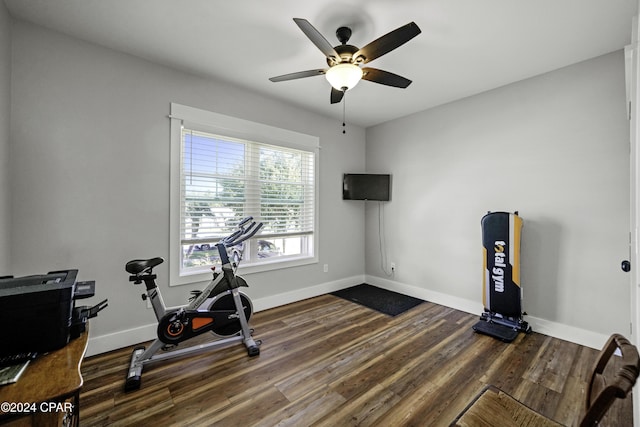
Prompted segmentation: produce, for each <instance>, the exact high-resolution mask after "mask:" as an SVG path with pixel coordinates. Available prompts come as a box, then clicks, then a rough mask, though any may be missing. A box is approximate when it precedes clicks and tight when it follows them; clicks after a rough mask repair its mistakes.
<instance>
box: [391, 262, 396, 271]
mask: <svg viewBox="0 0 640 427" xmlns="http://www.w3.org/2000/svg"><path fill="white" fill-rule="evenodd" d="M391 271H396V263H395V262H392V263H391Z"/></svg>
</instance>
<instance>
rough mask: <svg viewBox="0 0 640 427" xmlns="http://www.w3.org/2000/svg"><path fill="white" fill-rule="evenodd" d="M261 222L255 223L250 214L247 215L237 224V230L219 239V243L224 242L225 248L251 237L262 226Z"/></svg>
mask: <svg viewBox="0 0 640 427" xmlns="http://www.w3.org/2000/svg"><path fill="white" fill-rule="evenodd" d="M249 222H251V224H250V225H249V226H248V227H246V228H245V225H246V224H248V223H249ZM262 225H263V224H262V223H256V222H255V221H253V217H252V216H248V217H246V218H244V219H242V221H240V223H239V224H238V230H236V231H235V232H233V233H232V234H231V235H229V236H227V237H225V238H223V239H222V240H220V243H222V244H224V246H226V247H227V248H229V247H231V246H236V245H239V244H240V243H242V242H244V241H245V240H247V239H250V238H252V237H253V236H255V234H256V233H257V232H258V231H259V230H260V229H261V228H262Z"/></svg>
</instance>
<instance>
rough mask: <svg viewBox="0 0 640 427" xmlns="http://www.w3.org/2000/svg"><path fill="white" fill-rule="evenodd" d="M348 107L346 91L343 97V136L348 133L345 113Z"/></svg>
mask: <svg viewBox="0 0 640 427" xmlns="http://www.w3.org/2000/svg"><path fill="white" fill-rule="evenodd" d="M346 105H347V91H346V90H345V91H344V95H343V96H342V134H345V133H347V131H346V124H345V122H346V120H345V115H346V113H345V111H346V109H347V108H346Z"/></svg>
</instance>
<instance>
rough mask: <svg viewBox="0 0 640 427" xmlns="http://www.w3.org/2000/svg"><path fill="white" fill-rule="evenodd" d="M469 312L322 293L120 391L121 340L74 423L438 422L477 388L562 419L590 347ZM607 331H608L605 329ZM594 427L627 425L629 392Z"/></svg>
mask: <svg viewBox="0 0 640 427" xmlns="http://www.w3.org/2000/svg"><path fill="white" fill-rule="evenodd" d="M477 319H478V316H474V315H471V314H467V313H463V312H460V311H457V310H453V309H450V308H447V307H443V306H439V305H436V304H432V303H429V302H426V303H423V304H421V305H419V306H417V307H415V308H413V309H411V310H410V311H408V312H406V313H404V314H401V315H399V316H396V317H389V316H386V315H383V314H380V313H377V312H375V311H372V310H370V309H367V308H365V307H362V306H360V305H357V304H354V303H351V302H348V301H346V300H342V299H340V298H338V297H335V296H331V295H323V296H320V297H317V298H312V299H309V300H305V301H301V302H297V303H294V304H290V305H286V306H282V307H278V308H274V309H271V310H266V311H263V312H259V313H256V314H254V315H253V317H252V318H251V322H250V323H251V325H252V327H253V328H254V329H255V333H254V336H255V338H256V339H261V340H262V341H263V345H262V347H261V354H260V355H259V356H258V357H254V358H249V357H247V354H246V351H245V349H244V348H243V347H241V346H235V347H230V348H227V349H223V350H219V351H216V352H208V353H201V354H198V355H192V356H187V357H182V358H178V359H172V360H169V361H165V362H158V363H155V364H150V365H147V366H146V367H145V370H144V372H143V376H142V387H141V388H140V390H137V391H134V392H129V393H125V392H124V379H125V375H126V371H127V369H128V366H129V360H130V355H131V350H132V347H131V348H126V349H121V350H117V351H113V352H110V353H107V354H101V355H97V356H93V357H90V358H87V359H86V360H85V362H84V364H83V366H82V374H83V376H84V379H85V384H84V387H83V391H82V394H81V397H80V404H81V409H80V420H81V425H82V426H107V425H109V426H118V425H122V426H125V425H154V426H165V425H182V426H184V425H189V426H198V425H201V426H234V427H237V426H276V425H278V426H312V425H313V426H330V427H336V426H351V425H362V426H365V425H375V426H446V425H448V424H449V423H450V422H451V421H452V420H453V419H454V418H455V416H456V415H457V414H458V413H459V412H460V411H461V410H462V409H463V408H464V407H465V406H466V405H467V403H468V402H469V401H470V400H471V399H472V398H473V396H475V394H476V393H478V392H479V391H480V390H481V389H482V388H483V387H484V385H485V384H489V383H491V384H494V385H496V386H498V387H500V388H502V389H503V390H505V391H506V392H508V393H510V394H512V395H513V396H514V397H516V398H517V399H519V400H521V401H522V402H523V403H525V404H527V405H529V406H530V407H532V408H534V409H536V410H538V411H539V412H542V413H544V414H545V415H547V416H549V417H551V418H553V419H555V420H556V421H559V422H561V423H563V424H565V425H572V423H573V422H574V420H576V419H577V418H578V416H579V413H580V410H581V409H582V407H583V399H584V391H585V387H586V374H587V373H588V372H589V371H590V370H591V368H592V363H593V361H594V359H595V356H596V354H597V351H596V350H593V349H590V348H587V347H582V346H579V345H576V344H572V343H569V342H566V341H562V340H558V339H555V338H551V337H548V336H544V335H541V334H538V333H535V332H534V333H532V334H529V335H524V334H520V336H519V337H518V338H517V340H516V341H514V342H513V343H511V344H505V343H502V342H500V341H498V340H496V339H493V338H490V337H487V336H483V335H478V334H475V333H474V332H473V331H472V329H471V326H472V325H473V323H475V322H476V321H477ZM612 332H613V331H612ZM605 421H606V422H605V423H603V425H609V426H631V425H632V424H633V423H632V406H631V398H630V397H627V399H626V400H625V401H621V402H618V403H616V405H615V406H614V407H613V408H612V410H611V411H610V413H609V415H608V416H607V419H606V420H605Z"/></svg>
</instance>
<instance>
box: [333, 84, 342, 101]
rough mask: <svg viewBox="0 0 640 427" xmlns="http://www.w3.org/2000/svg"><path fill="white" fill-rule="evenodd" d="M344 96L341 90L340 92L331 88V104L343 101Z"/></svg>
mask: <svg viewBox="0 0 640 427" xmlns="http://www.w3.org/2000/svg"><path fill="white" fill-rule="evenodd" d="M343 96H344V92H343V91H341V90H338V89H336V88H334V87H332V88H331V103H332V104H337V103H338V102H340V101H342V97H343Z"/></svg>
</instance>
